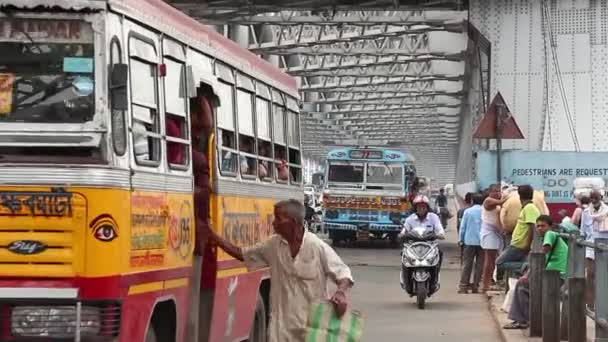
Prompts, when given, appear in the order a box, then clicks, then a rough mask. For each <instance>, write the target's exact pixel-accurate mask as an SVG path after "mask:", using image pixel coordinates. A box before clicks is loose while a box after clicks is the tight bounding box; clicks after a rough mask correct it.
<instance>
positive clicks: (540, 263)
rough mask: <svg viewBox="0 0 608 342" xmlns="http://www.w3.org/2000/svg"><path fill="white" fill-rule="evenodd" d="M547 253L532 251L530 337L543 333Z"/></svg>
mask: <svg viewBox="0 0 608 342" xmlns="http://www.w3.org/2000/svg"><path fill="white" fill-rule="evenodd" d="M544 267H545V255H544V254H543V253H539V252H531V253H530V337H540V336H542V335H543V330H542V329H543V326H542V321H543V297H542V293H543V269H544Z"/></svg>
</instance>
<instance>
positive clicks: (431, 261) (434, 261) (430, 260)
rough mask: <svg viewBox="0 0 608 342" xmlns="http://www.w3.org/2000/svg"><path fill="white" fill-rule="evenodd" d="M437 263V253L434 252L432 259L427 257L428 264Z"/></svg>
mask: <svg viewBox="0 0 608 342" xmlns="http://www.w3.org/2000/svg"><path fill="white" fill-rule="evenodd" d="M437 263H439V253H435V255H434V256H433V258H432V259H429V264H430V265H435V264H437Z"/></svg>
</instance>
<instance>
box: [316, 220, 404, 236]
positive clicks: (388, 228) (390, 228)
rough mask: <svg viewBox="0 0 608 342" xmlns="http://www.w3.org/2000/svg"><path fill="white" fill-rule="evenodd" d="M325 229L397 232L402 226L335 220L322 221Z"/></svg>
mask: <svg viewBox="0 0 608 342" xmlns="http://www.w3.org/2000/svg"><path fill="white" fill-rule="evenodd" d="M323 224H324V226H325V229H326V230H342V231H352V232H356V231H358V230H365V231H369V232H383V233H391V232H399V231H401V228H402V226H401V225H397V224H383V223H357V224H353V223H337V222H324V223H323Z"/></svg>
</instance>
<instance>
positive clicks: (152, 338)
mask: <svg viewBox="0 0 608 342" xmlns="http://www.w3.org/2000/svg"><path fill="white" fill-rule="evenodd" d="M146 342H158V338H156V332H155V331H154V326H153V325H152V324H150V326H148V331H147V332H146Z"/></svg>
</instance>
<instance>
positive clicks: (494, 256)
mask: <svg viewBox="0 0 608 342" xmlns="http://www.w3.org/2000/svg"><path fill="white" fill-rule="evenodd" d="M502 190H503V189H501V187H500V186H497V185H495V186H491V187H490V188H489V189H487V190H485V191H483V192H481V193H468V194H467V195H466V196H465V205H464V207H463V208H462V209H461V210H460V211H459V213H458V236H459V239H458V242H459V245H460V247H461V251H462V258H461V260H462V270H461V279H460V284H459V289H458V293H461V294H466V293H469V291H471V292H472V293H478V292H486V291H488V290H502V289H503V283H504V282H505V281H508V279H504V274H505V271H506V268H509V269H512V268H513V267H514V265H515V268H517V269H518V271H519V274H520V276H519V278H518V280H517V284H516V286H515V288H514V289H513V296H512V303H511V305H510V309H509V315H508V316H509V319H510V320H512V322H511V323H509V324H507V325H506V326H505V327H504V328H505V329H524V328H527V327H528V323H529V312H528V310H529V309H528V307H529V297H530V294H529V268H528V256H529V254H530V251H531V249H532V243H533V240H534V236H535V232H536V234H537V236H538V239H539V241H541V244H540V246H541V247H539V248H540V250H539V252H542V253H543V254H545V260H546V262H545V269H547V270H556V271H559V272H560V275H561V278H562V285H563V287H562V293H565V290H566V289H565V285H564V280H565V276H566V268H567V263H568V244H567V242H566V241H565V240H564V239H563V238H562V237H560V235H559V232H572V231H575V230H578V231H580V233H581V236H583V237H584V238H585V239H586V240H588V241H593V240H594V239H596V238H608V224H607V223H608V220H607V218H608V206H607V205H606V204H605V203H604V202H603V201H602V194H601V193H600V192H599V191H591V192H590V193H589V195H588V196H579V197H578V198H577V199H576V203H577V207H576V209H575V210H574V211H573V212H572V213H568V212H567V211H565V210H560V212H559V213H558V214H559V215H558V216H559V218H560V222H554V220H553V219H552V217H551V216H549V215H548V214H549V212H548V209H547V207H546V205H544V204H543V205H540V204H539V203H535V201H533V199H534V196H535V194H534V189H533V188H532V187H531V186H529V185H521V186H518V188H517V195H518V196H519V201H520V206H521V207H520V208H519V214H518V216H517V221H516V223H515V224H514V225H513V228H512V230H511V229H509V228H510V227H507V225H506V224H504V222H501V221H504V220H505V219H504V214H503V215H502V219H501V209H503V208H502V206H504V205H505V202H506V201H508V200H509V198H510V195H508V194H503V192H502ZM537 248H538V247H537ZM593 253H594V251H593V249H592V248H587V250H586V259H587V260H586V277H587V285H586V289H587V293H586V301H587V305H588V308H589V309H591V310H593V309H594V307H593V303H594V301H595V294H594V288H595V270H594V267H595V263H594V255H593ZM518 265H519V267H517V266H518ZM516 273H517V272H516ZM494 275H495V276H494Z"/></svg>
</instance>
